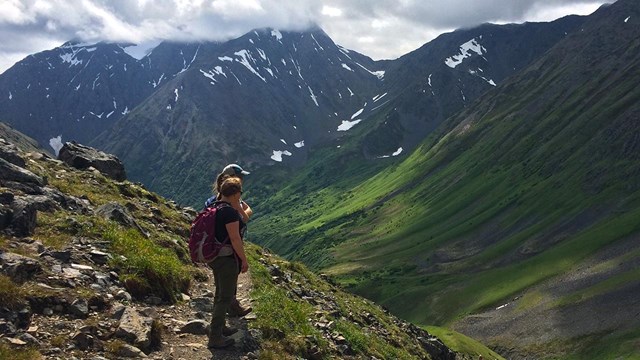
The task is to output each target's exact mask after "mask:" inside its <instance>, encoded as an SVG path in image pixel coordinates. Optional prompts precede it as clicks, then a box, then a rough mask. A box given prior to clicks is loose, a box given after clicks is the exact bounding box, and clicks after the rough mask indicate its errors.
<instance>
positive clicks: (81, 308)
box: [69, 299, 89, 319]
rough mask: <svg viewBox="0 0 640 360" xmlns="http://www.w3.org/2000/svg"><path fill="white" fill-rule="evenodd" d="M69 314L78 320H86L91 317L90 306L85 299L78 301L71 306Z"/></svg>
mask: <svg viewBox="0 0 640 360" xmlns="http://www.w3.org/2000/svg"><path fill="white" fill-rule="evenodd" d="M69 313H70V314H71V315H73V316H75V317H77V318H80V319H86V318H87V317H88V316H89V304H88V303H87V300H85V299H77V300H75V301H74V302H73V303H71V305H70V306H69Z"/></svg>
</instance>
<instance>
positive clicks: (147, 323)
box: [115, 307, 153, 350]
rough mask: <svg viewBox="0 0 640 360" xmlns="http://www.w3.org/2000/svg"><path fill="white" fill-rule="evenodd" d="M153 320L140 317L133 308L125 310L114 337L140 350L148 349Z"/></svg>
mask: <svg viewBox="0 0 640 360" xmlns="http://www.w3.org/2000/svg"><path fill="white" fill-rule="evenodd" d="M152 324H153V319H151V318H149V317H145V316H142V315H141V314H140V313H139V312H138V311H136V310H135V309H133V308H130V307H128V308H126V309H125V310H124V313H123V314H122V317H121V318H120V324H119V325H118V329H117V330H116V333H115V336H116V337H119V338H121V339H124V340H125V341H127V342H129V343H131V344H133V345H135V346H136V347H138V348H140V349H143V350H145V349H149V347H150V346H151V332H152Z"/></svg>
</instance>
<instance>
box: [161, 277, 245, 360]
mask: <svg viewBox="0 0 640 360" xmlns="http://www.w3.org/2000/svg"><path fill="white" fill-rule="evenodd" d="M250 290H251V277H250V276H249V274H248V273H247V274H240V277H239V278H238V299H240V302H241V303H242V304H243V305H244V306H247V305H250V298H249V292H250ZM213 291H215V288H214V285H213V276H212V275H211V276H210V278H209V281H207V282H206V283H198V284H196V285H194V288H193V289H192V294H191V295H192V297H198V296H202V295H203V294H206V293H208V292H213ZM164 310H165V311H164V312H165V314H167V315H170V316H172V317H169V316H167V315H163V317H165V320H163V323H164V324H165V325H166V326H167V327H168V329H167V331H166V332H165V334H164V336H163V338H162V349H161V350H160V351H154V352H152V353H151V354H150V355H149V358H152V359H176V360H177V359H188V360H204V359H207V360H209V359H224V360H227V359H229V360H231V359H251V358H256V357H255V356H252V355H253V354H251V353H250V349H248V348H250V347H251V343H252V340H251V336H250V334H249V332H248V329H247V322H248V321H251V319H254V318H255V315H253V314H249V315H247V316H246V317H243V318H238V317H227V324H228V325H229V326H232V327H235V328H238V329H239V331H238V332H237V333H236V334H234V335H233V336H232V338H233V339H234V340H235V344H234V346H232V347H230V348H228V349H224V350H214V351H213V352H212V351H211V350H209V349H207V336H206V335H192V334H179V333H177V332H176V331H174V327H175V326H174V325H173V324H172V323H179V322H187V321H189V320H194V319H197V317H196V316H197V314H196V313H197V311H196V310H194V309H193V308H192V307H191V306H190V305H189V303H188V302H184V303H180V304H179V305H175V306H173V307H167V308H166V309H164ZM204 320H206V321H207V322H209V321H211V314H207V315H206V317H205V318H204Z"/></svg>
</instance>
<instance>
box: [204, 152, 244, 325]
mask: <svg viewBox="0 0 640 360" xmlns="http://www.w3.org/2000/svg"><path fill="white" fill-rule="evenodd" d="M249 174H250V173H249V172H248V171H245V170H244V169H242V167H240V165H237V164H229V165H227V166H225V167H224V169H222V172H221V173H220V174H218V176H216V183H215V185H214V195H213V196H211V197H210V198H209V199H207V201H206V202H205V203H204V207H205V208H208V207H209V206H211V205H213V204H214V203H215V202H216V201H218V200H220V196H221V193H220V187H221V186H222V183H223V181H224V180H226V179H228V178H230V177H236V178H238V179H240V184H242V180H243V178H244V176H245V175H249ZM234 208H235V209H236V210H238V213H240V216H242V221H244V222H245V223H247V222H248V221H249V218H250V217H251V215H253V210H251V207H250V206H249V204H247V203H246V202H245V201H244V200H240V206H234ZM244 229H246V227H245V228H244ZM244 229H243V232H242V233H241V235H242V237H243V238H244ZM238 271H240V269H238ZM252 310H253V309H252V308H251V307H250V306H247V307H244V306H242V304H241V303H240V301H238V299H237V297H236V296H235V293H234V296H233V300H232V301H231V306H230V307H229V310H228V312H229V315H231V316H245V315H247V314H248V313H250V312H251V311H252Z"/></svg>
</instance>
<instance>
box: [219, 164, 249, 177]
mask: <svg viewBox="0 0 640 360" xmlns="http://www.w3.org/2000/svg"><path fill="white" fill-rule="evenodd" d="M222 173H223V174H229V175H235V176H244V175H249V174H250V172H248V171H244V170H243V169H242V167H240V165H238V164H229V165H227V166H225V167H224V169H222Z"/></svg>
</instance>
